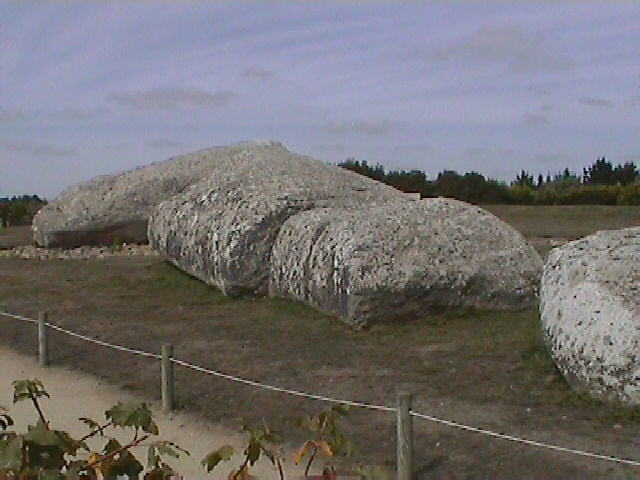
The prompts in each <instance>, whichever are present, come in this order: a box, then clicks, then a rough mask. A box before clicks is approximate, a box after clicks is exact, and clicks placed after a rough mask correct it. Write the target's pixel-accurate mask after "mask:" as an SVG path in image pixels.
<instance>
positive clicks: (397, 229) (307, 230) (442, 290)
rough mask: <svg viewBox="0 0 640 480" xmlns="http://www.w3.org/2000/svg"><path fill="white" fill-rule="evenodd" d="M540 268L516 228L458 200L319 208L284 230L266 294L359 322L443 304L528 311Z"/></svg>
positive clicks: (382, 319) (410, 315) (273, 257)
mask: <svg viewBox="0 0 640 480" xmlns="http://www.w3.org/2000/svg"><path fill="white" fill-rule="evenodd" d="M541 267H542V260H541V259H540V257H539V255H538V254H537V253H536V251H535V250H534V249H533V248H532V247H531V246H530V245H529V244H528V243H527V242H526V240H525V239H524V238H523V237H522V235H521V234H520V233H519V232H517V231H516V230H515V229H514V228H512V227H511V226H509V225H508V224H506V223H505V222H503V221H502V220H500V219H498V218H497V217H496V216H494V215H493V214H491V213H489V212H487V211H486V210H483V209H481V208H479V207H476V206H473V205H470V204H468V203H465V202H461V201H458V200H453V199H449V198H430V199H423V200H419V201H414V202H410V203H399V202H391V203H388V204H385V205H379V206H368V207H363V208H359V209H355V210H350V211H348V210H339V209H317V210H311V211H308V212H304V213H299V214H298V215H295V216H292V217H291V218H289V219H288V220H287V221H286V222H285V223H284V225H283V227H282V228H281V230H280V233H279V235H278V238H277V240H276V242H275V244H274V247H273V251H272V253H271V273H270V284H269V294H270V295H271V296H275V297H286V298H293V299H297V300H300V301H303V302H305V303H307V304H309V305H312V306H313V307H315V308H318V309H320V310H322V311H324V312H326V313H329V314H331V315H334V316H337V317H339V318H340V319H342V320H344V321H346V322H348V323H350V324H352V325H354V326H356V327H362V326H365V325H367V324H371V323H378V322H397V321H402V320H403V319H410V318H415V317H418V316H420V315H424V314H425V313H427V312H428V311H430V310H433V309H441V308H451V307H453V308H458V307H462V308H466V307H472V308H478V309H520V308H527V307H530V306H532V305H535V304H536V302H537V297H536V293H537V287H538V282H539V275H540V270H541Z"/></svg>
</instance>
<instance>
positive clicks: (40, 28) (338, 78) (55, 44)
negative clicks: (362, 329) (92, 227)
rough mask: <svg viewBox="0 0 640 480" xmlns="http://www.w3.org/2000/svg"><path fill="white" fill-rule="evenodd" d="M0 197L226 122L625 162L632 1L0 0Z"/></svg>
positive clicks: (635, 138) (302, 134)
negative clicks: (109, 0) (30, 0)
mask: <svg viewBox="0 0 640 480" xmlns="http://www.w3.org/2000/svg"><path fill="white" fill-rule="evenodd" d="M0 100H1V102H0V196H5V195H14V194H24V193H28V194H32V193H36V194H39V195H43V196H46V197H47V198H49V199H51V198H53V197H55V196H56V195H57V194H58V193H60V191H61V190H62V189H64V188H66V187H68V186H70V185H72V184H75V183H77V182H79V181H82V180H86V179H89V178H91V177H94V176H96V175H100V174H105V173H111V172H116V171H122V170H125V169H129V168H133V167H135V166H139V165H144V164H147V163H150V162H152V161H157V160H163V159H166V158H169V157H171V156H174V155H177V154H180V153H186V152H190V151H194V150H198V149H201V148H206V147H210V146H215V145H224V144H229V143H233V142H236V141H241V140H254V139H255V140H267V139H274V140H279V141H281V142H283V143H284V144H285V145H286V146H287V147H288V148H289V149H291V150H293V151H296V152H299V153H304V154H308V155H311V156H314V157H316V158H319V159H321V160H325V161H329V162H338V161H341V160H344V159H345V158H347V157H355V158H357V159H361V160H368V161H369V162H370V163H377V162H380V163H382V164H384V165H385V166H386V167H388V168H404V169H411V168H419V169H421V170H425V171H426V172H427V174H428V175H429V176H430V177H433V176H435V175H436V174H437V173H438V172H439V171H441V170H443V169H445V168H447V169H455V170H458V171H460V172H466V171H469V170H475V171H479V172H481V173H483V174H485V175H488V176H492V177H496V178H499V179H503V180H510V179H512V178H513V177H514V176H515V174H516V173H517V172H518V171H519V170H520V169H521V168H525V169H528V170H530V171H532V172H533V173H538V172H544V173H546V172H547V171H551V172H552V173H553V172H555V171H557V170H559V169H562V168H564V167H570V168H572V169H574V170H581V168H582V167H583V166H585V165H587V164H590V163H592V162H593V161H595V160H596V158H597V157H599V156H602V155H604V156H606V157H607V158H608V159H610V160H611V161H612V162H613V163H621V162H626V161H635V162H637V163H640V141H639V139H640V3H639V2H631V1H629V2H619V3H615V2H611V1H608V2H603V3H595V2H557V3H541V2H536V3H535V4H534V3H531V4H529V3H524V2H510V3H497V2H493V3H486V2H461V1H459V2H455V3H454V2H448V3H440V4H432V3H430V4H428V5H427V4H420V3H417V2H404V3H398V2H396V3H390V2H389V3H380V2H378V3H367V2H359V3H358V4H356V3H349V2H342V3H322V4H319V2H310V1H309V2H295V3H294V2H278V3H270V2H262V3H248V2H245V3H242V2H240V3H239V2H233V3H232V2H228V3H221V2H218V3H212V2H209V3H185V2H178V1H176V2H172V3H170V2H166V3H159V2H155V3H154V2H142V1H139V2H114V3H107V2H103V3H99V2H95V3H94V2H85V3H71V2H48V3H45V2H33V3H28V2H15V3H10V2H3V3H1V4H0Z"/></svg>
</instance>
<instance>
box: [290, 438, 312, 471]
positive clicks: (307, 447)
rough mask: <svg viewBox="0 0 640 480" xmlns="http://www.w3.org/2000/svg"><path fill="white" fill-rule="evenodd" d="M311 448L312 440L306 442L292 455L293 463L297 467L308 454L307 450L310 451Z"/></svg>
mask: <svg viewBox="0 0 640 480" xmlns="http://www.w3.org/2000/svg"><path fill="white" fill-rule="evenodd" d="M313 447H314V444H313V440H307V441H306V442H304V445H302V447H300V449H298V451H297V452H296V454H295V455H294V457H293V462H294V463H295V464H296V465H299V464H300V461H301V460H302V459H303V458H304V456H305V455H306V454H307V453H309V450H311V448H313Z"/></svg>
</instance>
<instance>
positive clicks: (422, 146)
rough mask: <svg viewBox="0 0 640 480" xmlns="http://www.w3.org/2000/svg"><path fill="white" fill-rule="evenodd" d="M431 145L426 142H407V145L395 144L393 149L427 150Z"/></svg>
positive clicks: (398, 151)
mask: <svg viewBox="0 0 640 480" xmlns="http://www.w3.org/2000/svg"><path fill="white" fill-rule="evenodd" d="M431 149H432V148H431V146H430V145H427V144H426V143H417V144H407V145H396V146H395V147H393V149H392V150H393V151H394V152H396V153H402V152H428V151H429V150H431Z"/></svg>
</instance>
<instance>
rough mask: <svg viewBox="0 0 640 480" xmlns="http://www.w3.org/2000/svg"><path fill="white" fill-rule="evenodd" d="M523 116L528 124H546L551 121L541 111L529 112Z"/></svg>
mask: <svg viewBox="0 0 640 480" xmlns="http://www.w3.org/2000/svg"><path fill="white" fill-rule="evenodd" d="M522 118H523V120H524V122H525V123H526V124H527V125H546V124H547V123H549V120H547V117H545V116H544V115H542V114H541V113H533V112H527V113H525V114H524V115H523V116H522Z"/></svg>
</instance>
